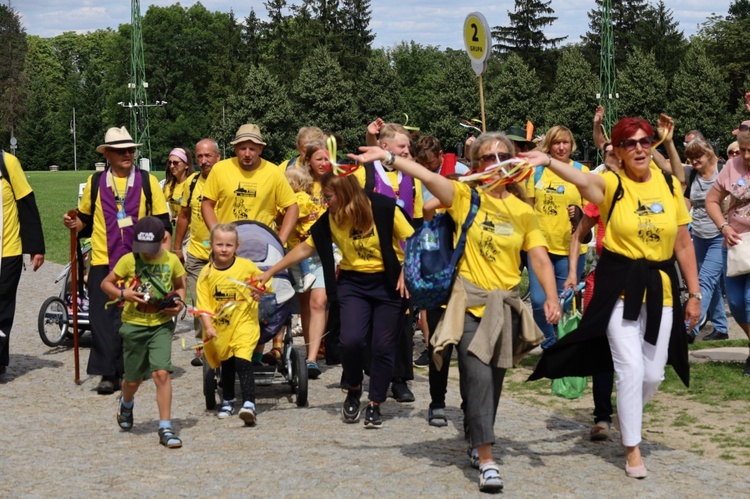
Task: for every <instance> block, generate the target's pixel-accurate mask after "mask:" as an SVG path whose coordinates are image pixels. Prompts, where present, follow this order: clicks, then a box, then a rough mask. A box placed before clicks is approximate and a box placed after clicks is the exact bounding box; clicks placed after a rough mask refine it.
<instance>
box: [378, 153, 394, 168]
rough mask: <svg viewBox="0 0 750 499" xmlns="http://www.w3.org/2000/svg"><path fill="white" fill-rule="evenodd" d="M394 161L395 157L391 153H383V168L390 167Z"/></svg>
mask: <svg viewBox="0 0 750 499" xmlns="http://www.w3.org/2000/svg"><path fill="white" fill-rule="evenodd" d="M394 161H396V155H395V154H393V153H392V152H391V151H385V158H384V159H383V161H381V163H383V165H385V166H391V165H392V164H393V162H394Z"/></svg>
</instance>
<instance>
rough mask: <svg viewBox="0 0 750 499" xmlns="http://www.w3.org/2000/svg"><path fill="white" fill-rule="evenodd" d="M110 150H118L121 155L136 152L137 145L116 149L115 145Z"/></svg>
mask: <svg viewBox="0 0 750 499" xmlns="http://www.w3.org/2000/svg"><path fill="white" fill-rule="evenodd" d="M109 150H110V151H112V152H116V153H117V154H119V155H120V156H122V155H124V154H135V147H128V148H127V149H115V148H114V147H110V148H109Z"/></svg>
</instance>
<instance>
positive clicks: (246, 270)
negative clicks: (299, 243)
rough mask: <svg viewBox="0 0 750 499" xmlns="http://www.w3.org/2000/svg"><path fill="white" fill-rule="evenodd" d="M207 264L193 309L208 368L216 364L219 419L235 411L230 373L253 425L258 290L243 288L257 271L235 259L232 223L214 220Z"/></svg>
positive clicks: (245, 261) (247, 262)
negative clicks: (198, 320) (220, 394)
mask: <svg viewBox="0 0 750 499" xmlns="http://www.w3.org/2000/svg"><path fill="white" fill-rule="evenodd" d="M210 241H211V255H210V257H209V263H208V265H206V266H205V267H203V270H202V271H201V273H200V276H198V283H197V284H196V294H197V295H198V296H197V309H198V311H199V313H201V314H202V315H201V316H200V317H201V322H202V324H203V340H204V342H205V343H204V347H203V353H204V354H205V356H206V360H207V361H208V364H209V365H210V366H211V368H213V369H216V368H217V367H219V366H221V386H222V391H223V400H222V403H221V405H220V406H219V411H218V413H217V416H218V417H219V419H224V418H228V417H229V416H231V415H232V414H233V413H234V375H235V372H236V373H237V376H238V377H239V379H240V390H241V393H242V402H243V404H242V408H241V409H240V411H239V416H240V419H242V420H243V421H244V422H245V424H246V425H247V426H252V425H254V424H255V420H256V412H255V375H254V373H253V365H252V360H253V352H254V350H255V347H256V346H257V345H258V340H259V339H260V324H259V322H258V304H257V303H256V301H257V300H258V299H259V292H256V291H254V290H252V289H250V288H249V287H248V285H246V284H243V283H246V282H247V281H248V280H250V279H251V278H254V277H257V276H259V275H260V274H261V271H260V269H259V268H258V267H257V266H256V265H255V263H253V262H252V260H248V259H246V258H242V257H238V256H237V254H236V252H237V247H238V245H239V235H238V234H237V228H236V227H235V225H234V224H216V225H214V227H213V229H212V230H211V236H210Z"/></svg>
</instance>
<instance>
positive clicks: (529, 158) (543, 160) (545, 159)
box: [518, 149, 551, 167]
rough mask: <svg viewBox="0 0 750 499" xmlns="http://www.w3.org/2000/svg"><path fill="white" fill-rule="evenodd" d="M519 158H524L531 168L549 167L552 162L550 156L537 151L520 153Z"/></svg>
mask: <svg viewBox="0 0 750 499" xmlns="http://www.w3.org/2000/svg"><path fill="white" fill-rule="evenodd" d="M518 157H519V158H523V159H525V160H526V162H527V163H529V165H530V166H532V167H533V166H547V165H548V163H549V162H550V161H551V159H550V157H549V155H548V154H547V153H544V152H542V151H539V150H537V149H534V150H533V151H529V152H519V153H518Z"/></svg>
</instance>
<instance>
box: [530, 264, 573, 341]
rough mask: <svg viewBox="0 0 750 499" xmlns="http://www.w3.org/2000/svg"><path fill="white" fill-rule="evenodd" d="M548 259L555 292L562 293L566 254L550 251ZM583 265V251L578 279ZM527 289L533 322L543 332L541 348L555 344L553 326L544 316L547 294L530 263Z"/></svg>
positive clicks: (566, 276) (565, 277)
mask: <svg viewBox="0 0 750 499" xmlns="http://www.w3.org/2000/svg"><path fill="white" fill-rule="evenodd" d="M549 259H550V261H551V262H552V270H553V271H554V273H555V281H557V294H558V295H559V294H560V293H562V286H563V284H564V283H565V279H567V278H568V256H567V255H565V256H562V255H553V254H552V253H550V254H549ZM529 263H531V262H529ZM585 265H586V254H585V253H584V254H583V255H581V256H580V257H579V258H578V279H579V280H580V278H581V275H583V270H584V267H585ZM529 291H530V292H531V309H532V311H533V312H534V322H536V325H537V326H539V329H541V330H542V333H544V341H543V342H542V349H546V348H549V347H551V346H552V345H554V344H555V341H557V335H556V334H555V326H553V325H552V324H549V323H548V322H547V319H546V317H545V316H544V302H545V301H546V300H547V295H545V294H544V289H542V285H541V283H540V282H539V279H537V277H536V275H534V269H532V268H531V265H529Z"/></svg>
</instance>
